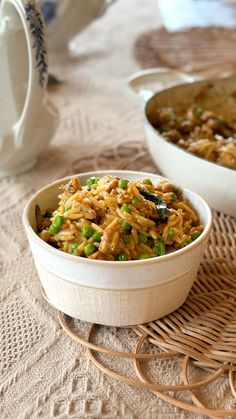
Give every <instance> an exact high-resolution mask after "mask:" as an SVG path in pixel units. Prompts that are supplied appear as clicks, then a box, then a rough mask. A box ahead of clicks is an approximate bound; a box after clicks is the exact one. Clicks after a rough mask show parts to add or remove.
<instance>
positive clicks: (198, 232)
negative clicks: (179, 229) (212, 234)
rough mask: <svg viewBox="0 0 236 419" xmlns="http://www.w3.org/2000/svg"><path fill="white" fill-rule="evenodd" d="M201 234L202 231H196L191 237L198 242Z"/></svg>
mask: <svg viewBox="0 0 236 419" xmlns="http://www.w3.org/2000/svg"><path fill="white" fill-rule="evenodd" d="M201 234H202V232H201V231H194V233H193V234H192V235H191V239H192V241H194V240H196V239H197V238H198V237H199V236H200V235H201Z"/></svg>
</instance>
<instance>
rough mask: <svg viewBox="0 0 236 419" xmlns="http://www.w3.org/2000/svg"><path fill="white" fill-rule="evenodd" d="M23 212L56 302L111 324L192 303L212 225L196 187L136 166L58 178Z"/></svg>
mask: <svg viewBox="0 0 236 419" xmlns="http://www.w3.org/2000/svg"><path fill="white" fill-rule="evenodd" d="M23 219H24V226H25V229H26V233H27V236H28V240H29V243H30V246H31V250H32V254H33V257H34V261H35V265H36V268H37V271H38V274H39V278H40V281H41V283H42V287H43V289H44V291H45V293H46V295H47V297H48V299H49V301H50V302H51V304H52V305H53V306H55V307H56V308H57V309H59V310H61V311H63V312H64V313H66V314H68V315H70V316H72V317H75V318H79V319H81V320H85V321H89V322H93V323H99V324H104V325H112V326H127V325H134V324H140V323H146V322H149V321H152V320H155V319H157V318H160V317H162V316H164V315H166V314H168V313H170V312H172V311H173V310H175V309H177V308H178V307H179V306H180V305H181V304H182V303H183V302H184V301H185V299H186V297H187V295H188V293H189V290H190V288H191V286H192V284H193V281H194V279H195V277H196V274H197V271H198V268H199V265H200V262H201V258H202V255H203V251H204V246H205V244H206V240H207V238H208V236H209V233H210V229H211V223H212V218H211V211H210V209H209V207H208V205H207V204H206V202H205V201H204V200H203V199H202V198H201V197H199V196H198V195H197V194H195V193H193V192H190V191H188V190H186V189H185V188H180V187H179V186H178V185H173V184H172V183H170V182H168V180H166V179H164V178H162V177H161V176H158V175H153V174H150V173H142V172H131V171H101V172H91V173H83V174H78V175H75V176H73V177H68V178H65V179H60V180H58V181H56V182H53V183H51V184H50V185H48V186H46V187H44V188H43V189H41V190H40V191H39V192H38V193H36V195H34V196H33V197H32V198H31V200H30V201H29V203H28V204H27V205H26V208H25V210H24V216H23Z"/></svg>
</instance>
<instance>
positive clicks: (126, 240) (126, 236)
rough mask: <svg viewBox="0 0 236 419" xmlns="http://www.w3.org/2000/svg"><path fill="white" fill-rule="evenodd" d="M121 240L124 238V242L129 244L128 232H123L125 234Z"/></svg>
mask: <svg viewBox="0 0 236 419" xmlns="http://www.w3.org/2000/svg"><path fill="white" fill-rule="evenodd" d="M123 240H124V242H125V244H129V242H130V236H129V235H128V234H125V236H124V237H123Z"/></svg>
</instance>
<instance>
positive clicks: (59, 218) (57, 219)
mask: <svg viewBox="0 0 236 419" xmlns="http://www.w3.org/2000/svg"><path fill="white" fill-rule="evenodd" d="M63 223H64V217H63V216H62V215H56V217H55V218H54V222H53V224H54V225H55V226H56V227H59V228H60V227H61V226H62V224H63Z"/></svg>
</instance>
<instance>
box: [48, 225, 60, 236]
mask: <svg viewBox="0 0 236 419" xmlns="http://www.w3.org/2000/svg"><path fill="white" fill-rule="evenodd" d="M48 231H49V233H51V234H52V235H53V236H54V234H57V233H59V231H60V227H58V226H56V225H55V224H51V225H50V227H49V229H48Z"/></svg>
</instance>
